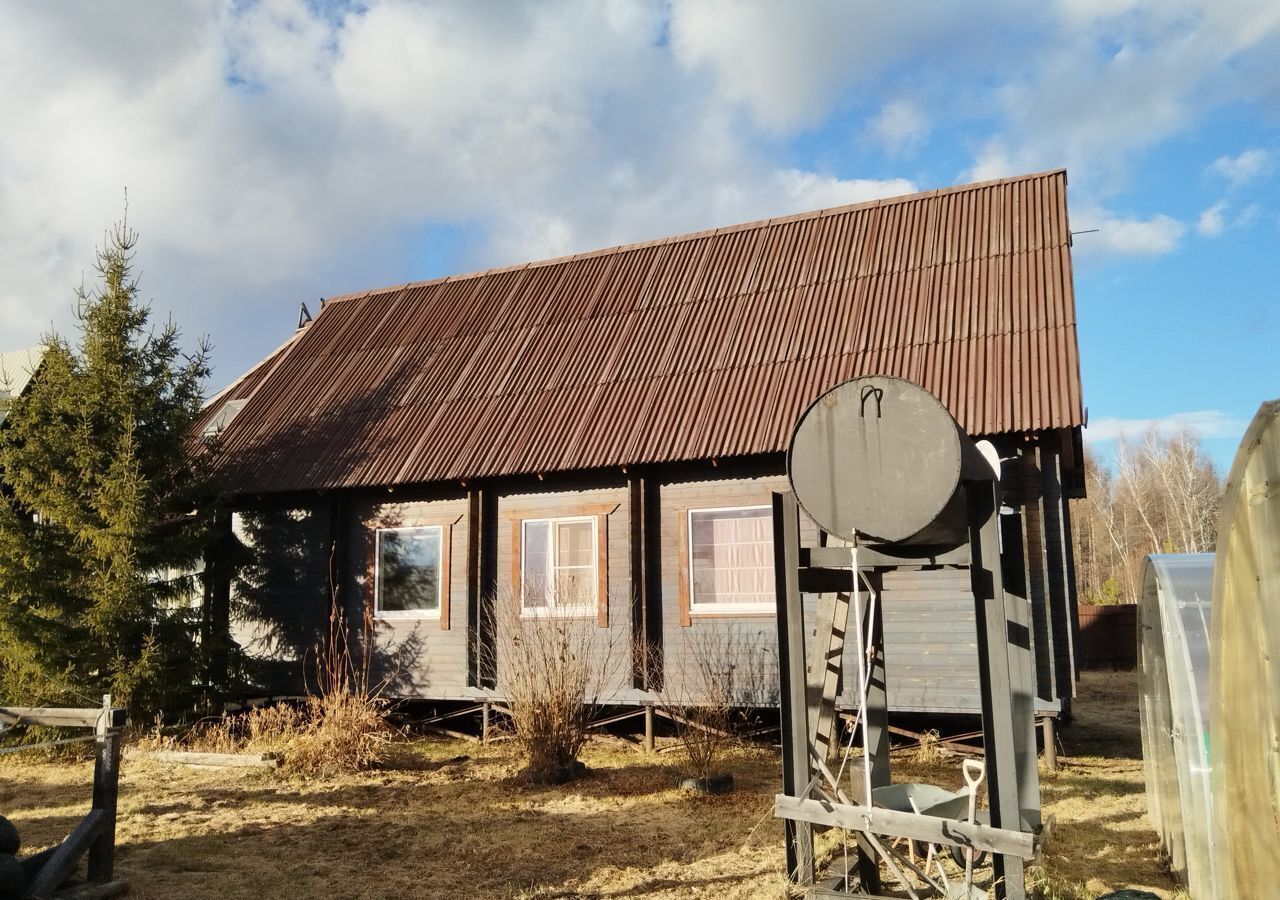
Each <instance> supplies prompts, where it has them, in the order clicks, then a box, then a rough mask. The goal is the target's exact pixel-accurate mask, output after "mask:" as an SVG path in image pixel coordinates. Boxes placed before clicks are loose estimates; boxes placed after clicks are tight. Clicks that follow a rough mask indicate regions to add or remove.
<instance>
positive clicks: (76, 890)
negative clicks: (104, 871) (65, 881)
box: [53, 879, 129, 900]
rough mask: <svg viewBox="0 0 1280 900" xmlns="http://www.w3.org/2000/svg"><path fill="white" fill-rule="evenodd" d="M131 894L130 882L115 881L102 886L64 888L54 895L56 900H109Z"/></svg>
mask: <svg viewBox="0 0 1280 900" xmlns="http://www.w3.org/2000/svg"><path fill="white" fill-rule="evenodd" d="M128 892H129V882H127V881H124V880H123V879H114V880H112V881H106V882H103V883H102V884H77V885H72V886H68V887H64V888H62V889H61V890H59V891H58V892H57V893H55V894H54V895H53V898H54V900H108V898H110V897H122V896H124V895H125V894H127V893H128Z"/></svg>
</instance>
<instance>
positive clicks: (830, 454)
mask: <svg viewBox="0 0 1280 900" xmlns="http://www.w3.org/2000/svg"><path fill="white" fill-rule="evenodd" d="M966 447H971V445H970V442H969V439H968V437H967V436H966V435H964V433H963V432H962V431H961V430H960V426H959V425H957V424H956V422H955V419H953V418H951V414H950V413H949V412H947V410H946V407H944V406H943V405H942V403H941V402H940V401H939V400H938V398H937V397H935V396H933V394H931V393H929V392H928V391H926V390H925V389H924V388H922V387H920V386H919V385H916V384H913V383H911V382H910V381H906V380H904V379H901V378H894V377H891V376H886V375H875V376H867V377H862V378H854V379H852V380H850V381H846V382H844V383H843V384H839V385H837V386H836V387H834V388H832V389H831V390H829V391H827V392H826V393H825V394H823V395H822V396H821V397H819V398H818V399H817V400H815V401H814V402H813V403H812V404H811V405H810V406H809V408H808V409H806V410H805V411H804V414H803V415H802V416H801V417H800V421H799V423H798V424H797V425H796V429H795V432H794V433H793V434H792V436H791V447H790V450H789V451H788V453H787V474H788V477H789V478H790V480H791V489H792V490H793V491H794V492H795V495H796V499H797V500H798V501H799V503H800V506H801V508H802V509H804V511H805V513H807V514H808V516H809V518H811V519H813V521H814V522H816V523H817V524H818V526H819V527H820V528H822V529H823V530H824V531H826V532H828V533H829V534H832V535H835V536H836V537H840V538H844V539H845V540H854V538H855V534H857V535H860V536H861V537H863V538H865V539H872V540H878V541H883V542H887V543H894V542H904V541H907V540H908V539H909V538H913V537H916V536H918V535H920V534H921V533H922V532H924V531H925V530H926V529H928V528H929V526H930V525H931V524H933V522H934V521H935V520H936V519H938V517H939V515H940V514H941V513H942V512H943V510H944V509H945V508H947V506H948V504H952V500H953V498H954V497H955V496H956V492H957V488H958V487H959V484H960V475H961V468H962V463H963V461H964V460H965V457H966V455H969V454H971V450H970V451H969V454H966ZM952 506H953V507H954V504H952Z"/></svg>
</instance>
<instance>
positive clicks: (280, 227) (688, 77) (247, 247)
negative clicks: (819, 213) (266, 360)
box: [0, 0, 1280, 378]
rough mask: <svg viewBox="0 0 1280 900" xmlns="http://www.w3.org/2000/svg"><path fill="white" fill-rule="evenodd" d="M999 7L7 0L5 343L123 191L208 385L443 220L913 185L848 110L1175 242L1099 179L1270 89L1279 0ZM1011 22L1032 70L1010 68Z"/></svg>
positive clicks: (388, 263)
mask: <svg viewBox="0 0 1280 900" xmlns="http://www.w3.org/2000/svg"><path fill="white" fill-rule="evenodd" d="M1012 9H1014V7H1012V6H1011V5H1008V4H1005V3H995V4H981V5H980V8H975V7H974V6H973V5H972V4H965V3H960V2H958V0H949V2H941V3H938V4H934V5H931V6H930V9H929V14H928V15H922V14H921V12H920V10H919V9H918V8H913V7H912V6H911V5H907V4H896V5H895V4H880V5H869V6H868V5H865V4H864V5H861V6H860V5H857V4H849V3H845V2H843V0H814V2H811V3H805V4H790V5H783V4H777V3H773V2H767V0H733V2H730V0H671V3H670V4H669V5H664V4H651V3H645V2H632V0H611V2H607V3H596V2H586V0H582V2H577V0H567V2H555V3H550V2H547V3H542V2H538V3H533V2H530V3H509V4H502V5H500V6H499V5H493V4H477V3H468V2H437V3H431V4H425V3H419V2H416V0H369V2H355V0H352V2H349V3H346V4H344V3H343V2H342V0H331V2H325V3H315V2H308V0H258V2H243V3H225V2H221V0H135V2H131V3H129V4H124V5H110V6H107V5H103V4H88V5H83V6H82V7H76V8H74V9H72V8H70V7H68V6H66V5H64V4H51V3H44V4H38V3H28V4H16V5H13V7H12V8H11V9H7V10H6V19H5V27H4V29H0V83H3V84H4V85H5V91H3V92H0V116H3V121H5V123H6V127H5V129H4V130H3V131H0V211H3V215H0V339H2V340H3V341H4V342H5V343H6V344H25V343H29V342H31V341H32V340H34V339H35V338H36V337H38V334H39V332H40V330H41V329H43V328H47V327H48V326H49V325H50V324H54V325H57V326H59V327H63V328H65V327H67V326H68V325H69V323H70V322H71V290H72V288H73V287H74V286H75V285H76V284H77V283H78V282H79V280H80V276H81V273H82V272H83V271H85V270H90V271H91V265H92V245H93V243H94V241H95V240H99V239H100V237H101V234H102V229H103V227H104V226H106V225H108V224H109V223H110V222H111V221H112V220H113V219H114V218H115V217H116V216H118V214H119V211H120V208H121V201H122V196H123V190H124V188H125V187H126V186H127V187H128V188H129V192H130V212H131V216H132V219H133V222H134V224H135V225H137V226H138V227H139V228H140V229H141V231H142V244H141V247H140V256H139V262H140V266H141V269H142V276H143V279H142V283H143V288H144V292H146V293H147V294H148V295H149V296H154V297H155V298H156V301H157V312H158V313H159V314H165V313H167V312H168V311H169V310H170V309H172V310H173V311H174V313H175V315H176V318H177V319H178V321H179V322H181V323H182V324H183V325H184V326H185V327H186V328H187V330H188V331H189V332H192V333H195V332H200V331H209V332H212V335H213V337H214V339H215V342H216V343H218V344H220V345H221V349H220V352H219V355H218V362H219V363H220V365H221V366H223V371H222V372H220V373H219V378H225V377H230V375H232V374H234V373H235V371H236V370H238V369H239V368H241V367H242V366H243V365H245V364H247V363H248V362H249V361H251V360H252V359H253V358H254V357H256V356H257V355H258V354H259V353H260V352H263V351H265V350H266V349H267V348H268V347H270V346H272V345H274V343H276V342H277V339H278V337H279V336H280V334H278V333H276V332H275V331H274V330H273V326H270V325H269V324H268V325H266V326H264V324H263V323H264V322H265V323H271V322H275V321H279V322H280V323H281V331H282V332H283V331H287V329H288V327H289V324H290V322H291V320H292V318H293V314H294V310H296V303H297V302H298V301H299V300H308V301H311V302H314V300H315V299H316V297H318V296H319V295H321V294H325V293H334V292H339V291H343V290H349V289H358V288H361V287H367V286H370V285H374V284H380V283H387V282H396V281H400V280H404V279H407V278H410V277H416V276H419V275H422V274H425V273H424V271H423V266H424V265H425V264H424V263H423V262H422V260H423V257H424V253H423V249H422V248H423V244H424V243H426V242H429V241H431V240H432V235H433V230H432V229H433V228H436V227H438V226H457V227H458V228H460V229H461V230H464V231H465V233H466V235H465V238H464V239H460V240H459V241H457V243H456V244H455V245H454V246H452V247H451V248H450V250H449V252H448V261H449V264H450V265H451V266H485V265H491V264H497V263H503V262H514V261H519V260H521V259H526V258H530V257H537V256H543V255H548V254H554V253H562V252H574V251H578V250H584V249H590V248H593V247H599V246H605V245H608V244H613V243H618V242H623V241H630V240H637V239H645V238H652V237H657V236H662V235H667V234H672V233H675V232H678V231H683V230H688V229H698V228H706V227H710V226H716V225H725V224H730V223H733V222H737V221H742V220H745V219H753V218H761V217H767V216H774V215H782V214H786V213H789V212H797V211H802V210H805V209H813V208H819V207H823V206H830V205H836V204H842V203H848V202H854V201H858V200H864V199H869V198H873V197H879V196H885V195H889V194H897V193H903V192H907V191H911V190H913V189H914V188H915V182H914V181H909V180H906V179H901V178H894V177H891V176H893V175H896V174H899V173H898V172H895V171H892V170H891V171H889V172H887V173H886V172H883V171H879V170H877V171H873V172H869V173H866V172H863V173H860V172H857V171H853V172H851V171H848V170H846V169H844V168H840V170H839V171H832V169H835V168H837V167H838V166H839V165H840V164H847V157H846V156H843V155H842V156H841V157H840V158H839V160H838V162H837V163H836V164H835V165H833V164H832V162H831V161H830V160H827V159H825V158H824V157H822V155H821V154H822V152H823V151H822V150H821V149H818V150H814V147H815V146H816V147H819V148H821V147H822V146H823V145H824V140H823V139H825V138H828V137H834V138H837V140H834V141H832V142H831V146H844V145H843V144H841V143H840V141H841V140H843V141H848V140H849V138H850V135H851V134H852V133H853V130H852V125H850V126H849V127H844V126H845V124H846V123H844V122H843V121H841V122H840V123H839V127H837V128H836V129H834V130H833V131H831V132H823V133H818V132H814V131H809V129H814V128H816V127H818V126H825V125H826V124H828V123H829V122H830V121H831V120H832V117H833V116H836V115H841V114H845V113H847V114H849V115H850V116H851V117H853V116H856V117H857V121H859V122H864V123H865V126H864V127H866V128H867V132H866V134H868V135H870V136H871V137H872V138H873V139H874V141H875V143H874V144H872V141H865V143H866V145H867V146H879V147H882V148H883V149H884V150H885V151H886V153H887V154H890V155H892V154H904V155H906V154H910V153H912V152H913V151H914V150H915V149H917V148H918V147H919V146H921V145H922V144H923V143H925V142H928V143H929V144H930V146H931V147H932V146H934V145H939V144H941V143H942V142H941V141H940V140H938V139H937V137H936V135H937V134H939V133H940V132H941V131H942V130H943V129H944V128H950V127H952V126H953V125H955V123H956V122H957V121H959V122H961V123H962V124H964V125H965V126H966V129H968V127H969V126H973V127H974V128H976V129H978V130H976V131H969V130H966V131H965V134H964V137H963V138H957V146H958V151H957V152H961V153H963V152H965V149H966V148H968V149H969V151H970V152H971V153H972V154H973V168H972V174H973V175H974V176H975V177H977V178H989V177H995V176H1000V175H1009V174H1016V173H1020V172H1026V171H1033V170H1037V169H1044V168H1050V167H1054V166H1058V165H1061V164H1064V163H1065V164H1068V165H1070V166H1071V167H1072V172H1071V176H1072V181H1071V185H1072V186H1071V192H1072V193H1071V203H1072V220H1073V227H1074V228H1076V229H1081V228H1087V227H1095V226H1097V227H1101V228H1102V231H1101V233H1100V234H1098V235H1089V236H1081V237H1080V238H1079V239H1078V242H1077V248H1078V250H1079V252H1081V253H1084V254H1087V253H1089V252H1092V251H1091V248H1096V249H1097V250H1098V251H1099V252H1109V253H1116V254H1120V253H1126V254H1148V255H1150V254H1158V253H1164V252H1169V250H1171V249H1173V248H1174V247H1176V246H1177V244H1178V242H1179V240H1180V239H1181V238H1182V236H1183V234H1184V232H1185V230H1186V225H1184V224H1183V223H1181V222H1178V221H1177V220H1175V219H1173V218H1170V217H1169V216H1166V215H1151V214H1148V213H1143V214H1141V215H1136V216H1135V215H1132V214H1128V213H1126V214H1124V215H1121V214H1118V213H1115V212H1112V210H1115V209H1116V208H1118V207H1119V201H1118V200H1117V199H1116V194H1117V192H1118V188H1117V185H1121V187H1122V186H1123V185H1122V182H1123V178H1122V177H1120V176H1122V175H1123V172H1124V171H1125V169H1126V168H1127V167H1128V166H1129V165H1132V164H1133V162H1134V160H1136V159H1138V158H1139V157H1140V156H1141V154H1142V153H1143V152H1145V151H1146V150H1147V149H1148V148H1150V147H1151V146H1153V145H1155V144H1156V143H1158V142H1159V141H1162V140H1165V139H1167V138H1168V137H1169V136H1170V135H1173V134H1176V133H1177V132H1178V131H1179V130H1180V129H1184V128H1186V127H1187V125H1188V123H1191V122H1194V121H1195V120H1196V117H1197V115H1200V114H1201V113H1202V111H1203V110H1204V109H1206V108H1209V107H1211V106H1213V105H1214V104H1224V103H1229V102H1240V101H1247V100H1248V99H1249V98H1255V97H1263V96H1268V95H1269V94H1268V92H1271V94H1270V95H1271V96H1274V95H1277V93H1276V92H1277V91H1280V74H1277V70H1275V67H1274V66H1273V65H1271V60H1272V59H1273V58H1274V56H1275V52H1274V51H1275V49H1276V44H1277V35H1278V34H1280V24H1278V23H1280V9H1278V8H1277V7H1276V6H1275V4H1263V3H1260V2H1253V0H1222V2H1220V3H1216V4H1213V5H1210V4H1208V3H1204V2H1193V0H1170V2H1169V3H1168V4H1163V3H1162V4H1156V5H1145V4H1136V3H1133V4H1127V5H1126V9H1125V10H1124V11H1122V12H1119V13H1117V12H1116V7H1115V5H1114V4H1105V3H1102V2H1101V0H1062V2H1060V3H1059V4H1058V5H1056V6H1054V5H1047V6H1045V7H1036V8H1028V7H1025V6H1019V7H1017V8H1016V9H1017V11H1016V12H1011V10H1012ZM1015 38H1016V39H1017V40H1018V41H1021V42H1022V44H1020V46H1026V48H1027V53H1026V55H1025V57H1024V59H1025V60H1026V62H1020V63H1013V64H1006V63H1007V60H1008V57H1007V54H1004V55H1002V51H1003V50H1004V49H1005V48H1006V47H1007V46H1009V45H1010V42H1011V41H1012V40H1014V39H1015ZM993 60H995V61H1000V64H999V68H995V67H994V64H993ZM1226 63H1229V65H1226ZM889 82H892V84H891V85H890V84H889ZM871 98H874V99H871ZM907 98H910V99H907ZM975 122H978V123H979V124H978V125H976V126H975V125H974V123H975ZM842 129H843V130H842ZM930 135H935V137H934V138H933V139H932V140H930ZM811 136H812V137H817V138H818V140H814V141H812V142H811V143H804V141H808V138H810V137H811ZM797 137H801V138H803V139H804V141H801V142H796V143H790V141H792V139H795V138H797ZM951 137H952V135H951V132H948V139H951ZM961 141H962V142H961ZM802 143H803V146H801V144H802ZM815 158H816V159H818V160H819V161H818V162H816V163H811V160H813V159H815ZM1249 158H1250V157H1247V156H1246V154H1241V156H1240V157H1231V159H1232V160H1234V161H1235V162H1234V165H1235V166H1236V169H1237V170H1239V169H1240V167H1241V165H1242V163H1241V162H1240V161H1241V160H1244V163H1243V165H1245V166H1247V165H1248V159H1249ZM933 164H934V165H937V163H936V162H935V163H933ZM947 164H949V163H947ZM814 169H817V170H818V171H813V170H814ZM1241 171H1242V170H1241ZM1117 173H1119V174H1117ZM860 174H874V175H876V176H889V177H883V178H882V179H879V178H878V179H869V178H861V177H857V176H859V175H860ZM902 174H912V175H917V174H918V177H919V179H920V180H922V181H923V180H925V179H928V180H929V181H930V182H931V185H930V186H932V185H933V184H937V183H939V182H942V181H947V180H959V176H958V173H953V172H939V171H937V169H936V168H935V169H931V168H930V166H929V165H928V164H926V163H921V164H920V171H919V173H917V172H915V171H912V172H910V173H902ZM953 174H955V175H956V177H955V178H953V177H952V175H953ZM1224 177H1227V176H1224ZM1090 208H1092V209H1094V210H1098V211H1101V212H1099V213H1098V215H1097V216H1095V217H1094V218H1093V221H1091V222H1089V221H1086V219H1087V218H1088V217H1087V216H1082V215H1081V210H1082V209H1084V210H1085V211H1086V212H1087V211H1088V210H1089V209H1090ZM1230 212H1235V209H1234V208H1232V209H1231V210H1229V211H1224V213H1223V216H1224V225H1225V226H1226V227H1231V225H1232V224H1233V220H1232V219H1231V216H1230V215H1229V213H1230ZM1252 214H1256V210H1255V211H1254V213H1252ZM1248 215H1251V213H1249V211H1248V210H1247V209H1246V210H1245V211H1244V212H1242V213H1240V215H1239V216H1237V217H1236V221H1239V220H1240V219H1241V218H1242V217H1247V216H1248Z"/></svg>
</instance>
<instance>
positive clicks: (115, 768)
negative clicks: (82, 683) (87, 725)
mask: <svg viewBox="0 0 1280 900" xmlns="http://www.w3.org/2000/svg"><path fill="white" fill-rule="evenodd" d="M102 710H103V713H102V717H101V719H100V720H99V722H98V727H97V731H98V741H97V753H96V756H95V760H94V765H93V809H94V810H101V812H102V821H101V824H100V825H99V829H100V830H99V831H98V834H97V836H96V837H95V838H94V840H93V843H92V844H90V845H89V869H88V873H89V880H90V881H93V882H97V883H99V884H101V883H104V882H107V881H110V880H111V875H112V873H113V871H114V870H115V858H116V797H117V792H118V790H119V784H120V729H119V728H116V727H114V723H113V722H112V713H111V695H110V694H107V695H106V696H104V697H103V698H102Z"/></svg>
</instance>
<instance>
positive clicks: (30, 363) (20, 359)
mask: <svg viewBox="0 0 1280 900" xmlns="http://www.w3.org/2000/svg"><path fill="white" fill-rule="evenodd" d="M43 361H44V346H43V345H41V346H38V347H24V348H23V349H21V350H10V351H9V352H7V353H0V425H3V424H4V420H5V419H6V418H8V416H9V403H8V401H9V398H11V397H17V396H19V395H20V394H21V393H22V392H23V391H25V390H26V389H27V385H28V384H30V383H31V379H32V378H34V377H35V374H36V371H37V370H38V369H39V368H40V363H41V362H43Z"/></svg>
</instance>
